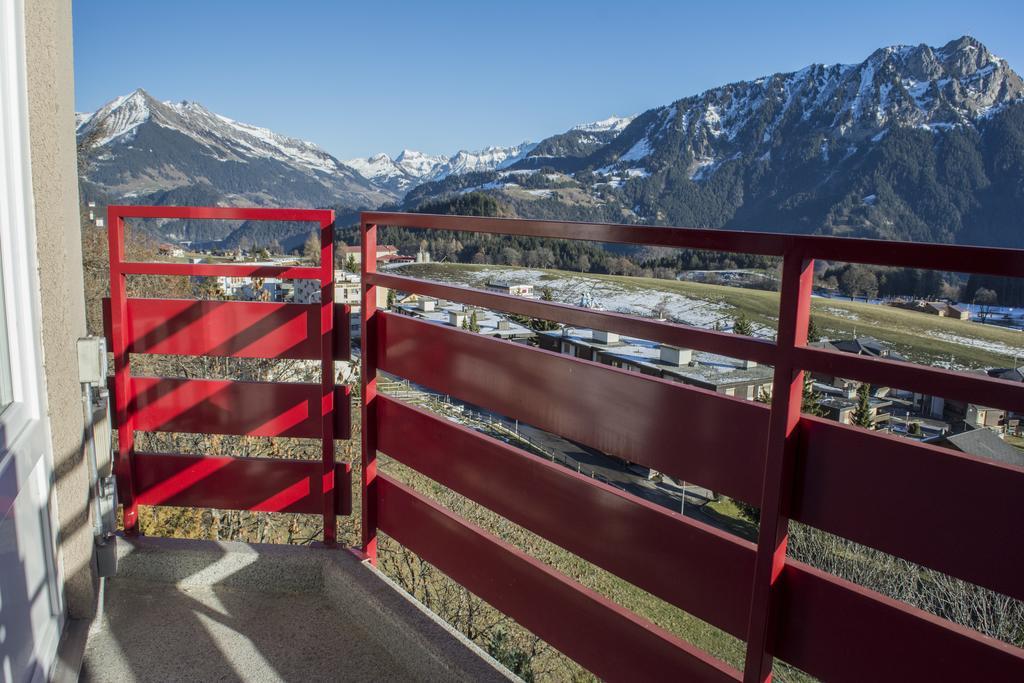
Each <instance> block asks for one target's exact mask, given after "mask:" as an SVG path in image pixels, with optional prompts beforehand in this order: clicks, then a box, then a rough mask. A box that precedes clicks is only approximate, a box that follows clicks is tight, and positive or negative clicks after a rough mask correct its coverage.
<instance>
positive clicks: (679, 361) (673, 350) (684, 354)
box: [660, 344, 693, 367]
mask: <svg viewBox="0 0 1024 683" xmlns="http://www.w3.org/2000/svg"><path fill="white" fill-rule="evenodd" d="M660 357H661V362H662V363H665V364H666V365H673V366H675V367H680V366H682V365H689V363H690V361H691V360H693V351H691V350H690V349H681V348H679V347H678V346H671V345H669V344H662V345H661V356H660Z"/></svg>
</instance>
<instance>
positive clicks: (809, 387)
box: [800, 372, 825, 417]
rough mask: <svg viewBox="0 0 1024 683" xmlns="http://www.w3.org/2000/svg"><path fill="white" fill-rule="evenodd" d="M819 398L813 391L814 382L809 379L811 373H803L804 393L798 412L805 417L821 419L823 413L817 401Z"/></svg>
mask: <svg viewBox="0 0 1024 683" xmlns="http://www.w3.org/2000/svg"><path fill="white" fill-rule="evenodd" d="M819 398H820V396H819V395H818V392H817V391H815V389H814V380H813V379H811V373H809V372H805V373H804V392H803V399H802V400H801V402H800V412H801V413H804V414H805V415H814V416H816V417H822V416H823V415H824V414H825V411H824V410H823V409H822V407H821V406H820V405H818V400H819Z"/></svg>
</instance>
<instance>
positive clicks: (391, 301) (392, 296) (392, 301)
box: [388, 289, 397, 309]
mask: <svg viewBox="0 0 1024 683" xmlns="http://www.w3.org/2000/svg"><path fill="white" fill-rule="evenodd" d="M396 299H397V295H396V294H395V290H393V289H388V309H392V308H394V307H395V300H396Z"/></svg>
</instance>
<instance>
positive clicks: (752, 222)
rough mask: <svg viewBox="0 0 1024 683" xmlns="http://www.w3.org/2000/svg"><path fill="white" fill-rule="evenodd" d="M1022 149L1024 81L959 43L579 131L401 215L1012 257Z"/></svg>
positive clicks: (1023, 169)
mask: <svg viewBox="0 0 1024 683" xmlns="http://www.w3.org/2000/svg"><path fill="white" fill-rule="evenodd" d="M602 124H604V125H602ZM603 128H604V129H607V130H608V133H607V134H608V135H609V137H610V139H608V140H601V139H600V138H599V136H601V135H602V134H606V133H605V132H604V131H603V130H601V129H603ZM593 138H598V139H593ZM1020 140H1024V82H1022V80H1021V78H1020V76H1019V75H1018V74H1017V73H1015V72H1014V71H1013V69H1011V68H1010V66H1009V64H1007V62H1006V61H1005V60H1003V59H1000V58H998V57H996V56H994V55H993V54H992V53H991V52H990V51H989V50H988V49H986V47H985V46H984V45H983V44H981V43H980V42H979V41H977V40H975V39H974V38H971V37H969V36H964V37H962V38H959V39H957V40H953V41H950V42H949V43H947V44H946V45H943V46H941V47H929V46H927V45H916V46H906V45H899V46H891V47H885V48H882V49H879V50H876V51H875V52H873V53H872V54H871V55H869V56H868V57H867V59H865V60H864V61H863V62H861V63H859V64H845V65H831V66H830V65H824V64H814V65H811V66H808V67H806V68H803V69H800V70H798V71H794V72H789V73H779V74H774V75H771V76H766V77H763V78H757V79H755V80H751V81H744V82H738V83H732V84H729V85H724V86H721V87H717V88H712V89H710V90H707V91H706V92H703V93H700V94H698V95H694V96H691V97H686V98H683V99H680V100H677V101H676V102H674V103H672V104H669V105H666V106H663V107H658V108H655V109H651V110H649V111H646V112H644V113H642V114H640V115H638V116H636V117H631V118H629V119H625V120H615V119H612V120H611V121H609V122H599V123H597V124H594V125H591V126H578V127H576V128H574V129H571V130H569V131H567V132H566V133H562V134H559V135H555V136H553V137H551V138H548V139H546V140H542V141H541V142H540V143H539V144H538V145H537V146H536V147H535V148H534V149H533V150H532V151H531V152H530V153H529V154H528V155H527V156H526V157H525V158H524V159H522V160H521V161H519V162H517V163H515V164H512V165H511V166H510V167H509V169H508V170H507V171H504V172H501V173H493V174H489V175H486V176H485V177H482V178H481V177H474V178H468V179H461V178H459V177H450V178H446V179H445V180H443V181H441V182H437V183H428V184H425V185H422V186H420V187H418V188H416V190H415V191H413V192H412V193H410V195H408V196H407V198H406V206H407V207H409V208H415V206H414V204H416V205H418V204H423V203H427V202H430V203H432V204H434V205H435V206H436V205H437V203H438V202H443V201H445V200H446V198H453V200H452V201H455V198H459V197H462V196H464V195H465V194H466V193H469V192H484V193H487V194H490V195H492V196H493V197H494V198H495V199H497V200H498V202H499V208H498V209H497V210H498V211H500V212H501V215H520V216H524V217H531V218H568V219H573V220H612V221H616V222H621V221H630V222H640V223H654V224H670V225H692V226H701V227H736V228H744V229H771V230H778V231H782V232H812V233H825V234H841V235H854V236H869V237H883V238H885V237H890V238H897V239H912V240H929V241H938V242H951V241H955V242H961V243H975V244H993V245H1002V246H1008V245H1012V246H1018V247H1021V246H1024V231H1022V230H1020V227H1019V226H1020V216H1021V215H1024V145H1022V144H1021V143H1020ZM545 168H546V169H548V170H549V172H547V173H544V172H540V171H542V169H545Z"/></svg>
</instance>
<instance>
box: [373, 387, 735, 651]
mask: <svg viewBox="0 0 1024 683" xmlns="http://www.w3.org/2000/svg"><path fill="white" fill-rule="evenodd" d="M377 403H378V405H377V425H378V427H377V428H378V438H379V442H378V447H379V449H380V450H381V452H383V453H386V454H387V455H389V456H391V457H392V458H394V459H396V460H398V461H399V462H401V463H403V464H405V465H408V466H409V467H412V468H413V469H415V470H417V471H418V472H420V473H422V474H424V475H426V476H428V477H430V478H431V479H433V480H435V481H437V482H439V483H441V484H444V485H445V486H447V487H448V488H450V489H452V490H453V491H455V492H456V493H459V494H461V495H463V496H466V497H467V498H470V499H471V500H473V501H475V502H477V503H479V504H480V505H483V506H484V507H486V508H488V509H490V510H493V511H495V512H497V513H498V514H499V515H501V516H503V517H505V518H507V519H509V520H511V521H512V522H515V523H516V524H518V525H520V526H522V527H525V528H527V529H529V530H530V531H532V532H534V533H535V534H537V535H539V536H543V537H544V538H546V539H548V540H549V541H551V542H552V543H555V544H557V545H560V546H562V547H563V548H565V549H566V550H569V551H570V552H572V553H574V554H576V555H578V556H580V557H582V558H583V559H584V560H587V561H589V562H592V563H594V564H596V565H597V566H599V567H602V568H603V569H606V570H608V571H610V572H612V573H613V574H616V575H617V576H619V577H621V578H623V579H626V580H627V581H630V582H631V583H633V584H635V585H637V586H639V587H640V588H643V589H644V590H646V591H648V592H650V593H652V594H654V595H657V596H658V597H660V598H662V599H663V600H666V601H668V602H670V603H672V604H674V605H676V606H678V607H680V608H682V609H684V610H686V611H687V612H690V613H691V614H693V615H695V616H697V617H699V618H701V619H703V620H704V621H707V622H709V623H711V624H713V625H715V626H718V627H719V628H722V629H724V630H725V631H728V632H729V633H731V634H733V635H734V636H737V637H740V638H742V637H743V635H744V632H745V629H746V623H747V609H748V605H749V603H750V593H749V588H750V586H751V581H752V578H753V572H754V546H753V544H752V543H749V542H746V541H743V540H740V539H738V538H736V537H735V536H731V535H729V534H727V533H725V532H722V531H718V530H716V529H714V528H713V527H710V526H708V525H706V524H701V523H700V522H696V521H693V520H691V519H687V518H684V517H681V516H679V515H677V514H673V513H671V512H669V511H668V510H666V509H664V508H663V507H660V506H658V505H655V504H653V503H649V502H647V501H645V500H643V499H640V498H636V497H634V496H630V495H628V494H626V493H623V492H621V491H619V490H618V489H615V488H613V487H612V486H609V485H607V484H601V483H598V482H595V481H594V480H592V479H590V478H588V477H586V476H585V475H581V474H577V473H576V472H573V471H571V470H569V469H567V468H565V467H564V466H563V465H560V464H554V463H550V462H547V461H546V460H543V459H541V458H538V457H536V456H533V455H530V454H528V453H525V452H523V451H522V450H520V449H518V448H514V447H512V446H509V445H507V444H505V443H502V442H501V441H498V440H497V439H492V438H490V437H487V436H484V435H482V434H480V433H479V432H475V431H473V430H470V429H467V428H466V427H463V426H461V425H457V424H454V423H452V422H450V421H448V420H445V419H443V418H440V417H437V416H435V415H432V414H431V413H428V412H426V411H423V410H419V409H417V408H414V407H412V406H409V405H406V404H404V403H401V402H400V401H396V400H394V399H391V398H388V397H386V396H381V397H378V399H377ZM495 482H501V485H500V486H496V485H495ZM524 491H529V494H528V501H526V500H524ZM608 520H615V522H614V523H611V524H609V523H608ZM627 549H628V550H627Z"/></svg>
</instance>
